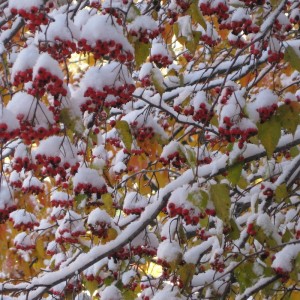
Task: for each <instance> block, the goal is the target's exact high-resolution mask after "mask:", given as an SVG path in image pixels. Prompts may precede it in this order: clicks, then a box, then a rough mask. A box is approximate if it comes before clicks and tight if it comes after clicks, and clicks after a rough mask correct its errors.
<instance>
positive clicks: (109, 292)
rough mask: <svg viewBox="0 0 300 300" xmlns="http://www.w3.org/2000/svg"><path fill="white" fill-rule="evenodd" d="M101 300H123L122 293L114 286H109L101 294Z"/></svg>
mask: <svg viewBox="0 0 300 300" xmlns="http://www.w3.org/2000/svg"><path fill="white" fill-rule="evenodd" d="M100 295H101V300H122V299H123V297H122V294H121V291H120V290H119V289H118V288H117V287H115V286H114V285H110V286H107V287H106V288H105V289H104V290H103V291H102V292H101V293H100Z"/></svg>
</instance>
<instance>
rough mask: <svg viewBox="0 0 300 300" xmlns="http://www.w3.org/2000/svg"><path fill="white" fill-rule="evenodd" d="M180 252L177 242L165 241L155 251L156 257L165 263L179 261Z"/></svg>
mask: <svg viewBox="0 0 300 300" xmlns="http://www.w3.org/2000/svg"><path fill="white" fill-rule="evenodd" d="M181 255H182V250H181V248H180V245H179V243H178V242H177V241H170V240H165V241H163V242H161V243H160V244H159V246H158V249H157V257H158V258H159V259H161V260H162V261H165V262H167V263H171V262H178V261H180V259H181Z"/></svg>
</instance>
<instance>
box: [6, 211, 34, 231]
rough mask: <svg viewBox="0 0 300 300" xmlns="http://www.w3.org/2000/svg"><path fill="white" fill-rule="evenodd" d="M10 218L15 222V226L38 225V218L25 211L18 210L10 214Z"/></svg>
mask: <svg viewBox="0 0 300 300" xmlns="http://www.w3.org/2000/svg"><path fill="white" fill-rule="evenodd" d="M9 218H10V219H11V220H13V223H14V226H16V227H17V226H18V225H20V224H28V223H33V224H35V223H37V219H36V216H35V215H34V214H32V213H30V212H27V211H26V210H25V209H18V210H15V211H13V212H11V213H10V214H9Z"/></svg>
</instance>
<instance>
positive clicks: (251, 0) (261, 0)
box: [242, 0, 265, 8]
mask: <svg viewBox="0 0 300 300" xmlns="http://www.w3.org/2000/svg"><path fill="white" fill-rule="evenodd" d="M242 2H244V3H245V5H247V6H249V7H251V8H253V7H256V6H258V5H259V6H261V5H264V4H265V0H242Z"/></svg>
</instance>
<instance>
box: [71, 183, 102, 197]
mask: <svg viewBox="0 0 300 300" xmlns="http://www.w3.org/2000/svg"><path fill="white" fill-rule="evenodd" d="M81 192H82V193H84V194H88V195H91V194H98V195H102V194H105V193H107V187H106V185H105V184H104V185H103V186H102V187H96V186H93V185H92V184H91V183H78V184H77V185H76V186H74V193H75V194H76V195H78V194H80V193H81Z"/></svg>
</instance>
